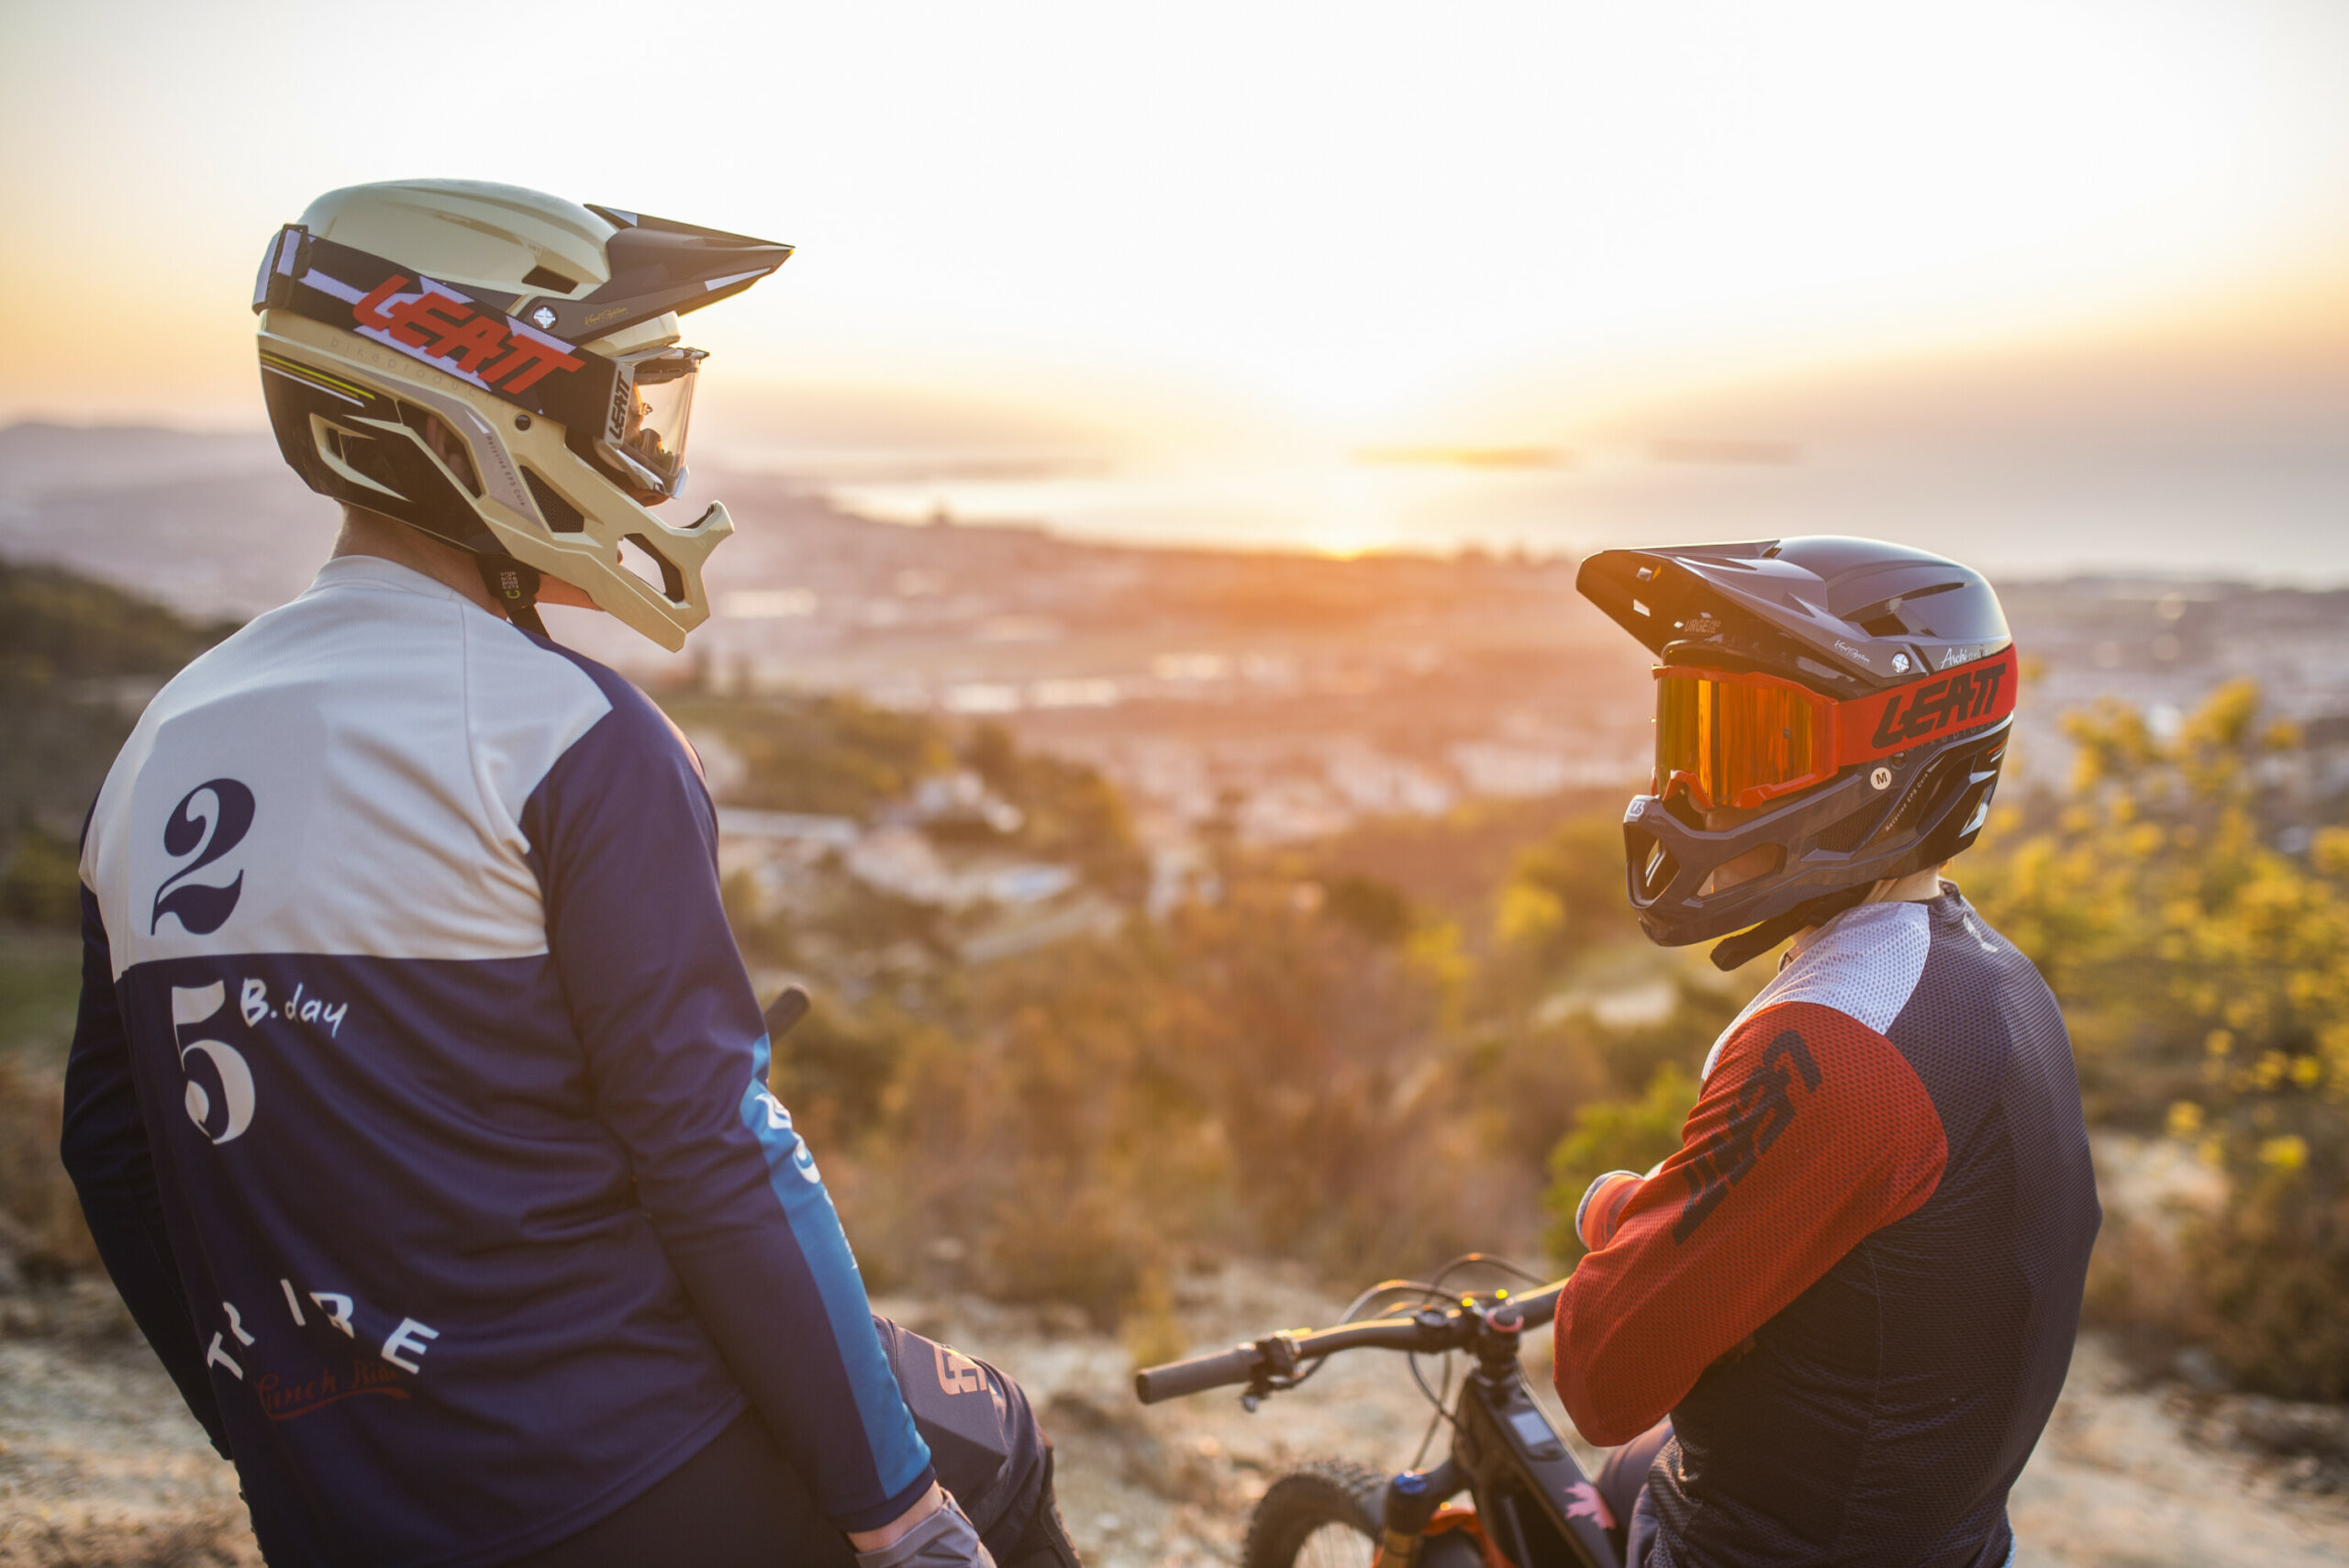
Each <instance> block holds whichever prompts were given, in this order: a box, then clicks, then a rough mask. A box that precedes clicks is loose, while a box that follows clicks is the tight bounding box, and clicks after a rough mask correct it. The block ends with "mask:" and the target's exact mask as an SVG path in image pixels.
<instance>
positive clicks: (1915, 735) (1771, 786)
mask: <svg viewBox="0 0 2349 1568" xmlns="http://www.w3.org/2000/svg"><path fill="white" fill-rule="evenodd" d="M2015 685H2016V678H2015V651H2014V647H2013V645H2012V644H2011V643H2009V645H2008V646H2007V647H2006V648H2005V649H2004V650H2003V651H2000V652H1998V653H1997V654H1994V655H1992V656H1990V657H1988V658H1986V659H1980V660H1976V661H1975V662H1972V663H1970V664H1965V665H1961V666H1960V667H1958V668H1956V669H1954V670H1949V671H1945V672H1944V673H1942V674H1940V675H1937V676H1935V677H1934V678H1932V680H1928V681H1917V682H1911V683H1910V684H1908V685H1905V686H1896V687H1894V688H1893V689H1892V690H1890V691H1888V692H1878V693H1876V695H1872V696H1865V697H1857V698H1854V699H1852V700H1851V701H1848V702H1839V701H1837V700H1835V699H1834V698H1832V697H1827V696H1822V695H1820V694H1819V693H1817V692H1814V691H1812V690H1811V689H1810V688H1809V687H1808V686H1805V685H1803V684H1800V683H1798V682H1795V681H1789V680H1787V679H1785V678H1784V677H1783V676H1778V675H1765V674H1757V673H1747V672H1743V671H1729V670H1707V669H1699V668H1694V667H1686V666H1680V665H1672V664H1666V665H1662V666H1659V667H1658V668H1657V670H1656V672H1655V793H1657V794H1658V795H1670V794H1672V793H1673V792H1674V791H1675V789H1679V790H1685V791H1686V792H1687V795H1688V797H1689V798H1690V799H1691V800H1692V801H1694V802H1695V803H1696V804H1697V805H1698V806H1699V807H1701V808H1702V809H1704V810H1707V811H1714V810H1719V809H1720V808H1721V807H1723V806H1734V807H1736V808H1738V809H1740V810H1745V811H1750V810H1753V809H1754V808H1755V807H1757V806H1763V805H1765V804H1766V803H1768V802H1770V801H1772V800H1776V799H1777V798H1778V797H1780V796H1781V795H1793V794H1795V793H1796V792H1797V791H1798V790H1805V789H1809V788H1810V787H1811V786H1812V785H1814V784H1825V783H1826V782H1827V781H1828V780H1830V779H1831V778H1833V777H1834V776H1835V775H1836V774H1837V773H1841V772H1842V771H1843V770H1844V769H1845V768H1848V767H1851V766H1853V765H1854V764H1855V763H1861V762H1876V761H1879V760H1880V759H1882V758H1886V757H1890V756H1893V755H1895V754H1897V753H1898V752H1901V751H1908V750H1909V749H1910V748H1912V747H1914V746H1916V745H1918V744H1919V743H1920V742H1922V741H1926V740H1933V739H1935V738H1938V737H1941V736H1946V735H1954V734H1955V733H1957V732H1958V731H1960V730H1964V729H1971V728H1976V727H1977V726H1980V725H1985V724H1993V723H1996V722H1997V721H1998V720H1999V719H2002V718H2004V717H2007V716H2008V715H2009V714H2011V713H2012V712H2014V710H2015Z"/></svg>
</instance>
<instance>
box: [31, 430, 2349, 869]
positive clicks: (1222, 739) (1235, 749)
mask: <svg viewBox="0 0 2349 1568" xmlns="http://www.w3.org/2000/svg"><path fill="white" fill-rule="evenodd" d="M697 490H698V492H699V493H700V494H703V495H710V494H718V495H724V497H725V498H726V501H727V504H728V506H729V509H730V510H731V511H732V513H733V515H734V517H735V520H736V527H737V529H738V533H737V537H736V539H734V540H733V541H732V542H730V543H729V544H728V545H727V546H726V547H725V548H723V549H721V550H719V551H718V554H717V557H716V563H715V566H714V568H713V571H712V580H711V586H712V590H713V594H714V597H715V602H716V606H717V610H718V614H717V617H716V618H715V619H714V620H713V621H712V623H711V624H710V625H708V626H707V627H706V628H703V629H702V630H701V631H700V632H698V633H697V634H696V636H695V639H694V640H693V645H692V648H691V651H690V652H689V654H688V655H687V656H685V657H682V658H675V659H672V658H668V657H665V656H662V655H660V654H659V653H658V652H657V651H655V650H652V649H651V648H650V647H649V645H646V644H644V643H642V642H640V641H638V640H636V639H633V638H631V637H629V634H627V633H626V632H624V631H622V630H620V629H619V628H616V627H614V626H612V625H610V624H609V623H602V622H599V617H594V616H592V615H588V614H585V613H581V612H555V613H554V614H552V615H551V616H550V624H551V629H552V630H553V631H554V632H555V635H556V636H557V637H558V638H561V639H564V640H566V641H570V642H572V643H573V644H575V645H577V646H579V647H581V648H582V649H583V650H584V651H587V652H590V653H591V654H594V655H596V656H598V657H602V658H605V659H607V660H610V661H612V662H615V663H618V664H620V665H621V666H623V667H624V668H627V669H628V670H629V672H630V673H634V674H636V675H637V676H638V677H639V678H640V679H641V680H643V681H645V682H646V683H647V684H649V685H652V686H655V687H659V686H662V685H669V686H677V685H681V684H693V685H696V686H698V687H701V688H704V689H707V690H712V691H718V692H732V693H743V694H748V693H755V692H759V691H770V690H788V689H800V690H811V689H812V690H825V691H836V692H840V691H845V692H853V693H855V694H857V695H861V696H862V697H863V698H864V699H865V700H867V701H868V702H870V703H872V704H874V705H876V706H883V707H889V708H899V709H911V710H922V711H929V712H933V713H938V714H942V715H948V716H955V717H963V718H967V719H971V720H986V721H993V722H996V723H1000V724H1002V725H1004V726H1005V727H1006V728H1008V729H1010V730H1011V731H1012V733H1013V734H1014V736H1015V737H1016V738H1017V739H1018V740H1019V741H1020V742H1021V743H1022V744H1023V745H1026V746H1030V747H1035V748H1040V749H1043V750H1047V751H1057V752H1060V753H1063V754H1065V755H1069V756H1073V757H1075V758H1079V759H1082V760H1084V761H1085V762H1090V763H1092V764H1094V765H1095V766H1097V767H1098V768H1100V769H1101V770H1102V771H1103V772H1104V773H1106V774H1108V776H1109V778H1110V779H1111V780H1112V781H1113V782H1115V783H1116V784H1118V785H1119V788H1120V789H1121V790H1122V791H1123V792H1124V794H1125V795H1126V796H1127V799H1128V801H1129V803H1130V806H1131V807H1132V809H1133V811H1134V812H1135V815H1136V818H1137V821H1136V827H1137V829H1138V831H1139V833H1140V836H1141V839H1142V840H1143V843H1144V845H1145V847H1147V848H1148V849H1150V850H1151V851H1152V856H1153V861H1154V862H1156V863H1157V865H1158V867H1159V872H1160V876H1161V879H1162V880H1163V879H1164V878H1166V877H1169V876H1179V875H1181V874H1184V870H1183V868H1184V867H1185V866H1186V865H1187V864H1191V863H1194V862H1196V845H1197V837H1198V834H1199V832H1200V830H1201V828H1202V827H1203V825H1206V824H1209V823H1214V824H1217V825H1218V826H1219V828H1222V829H1226V830H1230V831H1234V832H1236V833H1237V834H1238V836H1239V837H1240V838H1241V840H1245V841H1250V842H1254V843H1259V844H1266V843H1279V842H1285V841H1295V840H1308V839H1315V838H1320V837H1324V836H1327V835H1330V834H1333V833H1336V832H1340V831H1342V830H1343V829H1345V828H1348V827H1350V826H1352V825H1353V824H1355V823H1357V822H1359V821H1361V820H1363V819H1364V818H1366V817H1386V816H1397V815H1402V816H1437V815H1441V814H1443V813H1445V812H1447V811H1450V810H1451V809H1453V807H1454V806H1457V805H1459V804H1461V803H1463V802H1465V801H1471V800H1475V799H1479V798H1483V799H1492V798H1508V797H1526V796H1535V795H1548V794H1552V793H1554V792H1557V791H1560V790H1563V789H1566V788H1570V787H1575V786H1592V787H1601V788H1606V789H1610V790H1612V789H1625V790H1628V789H1630V788H1631V787H1632V786H1633V785H1635V784H1638V783H1639V782H1641V781H1642V779H1644V777H1645V775H1646V773H1647V767H1648V764H1647V749H1648V713H1649V706H1648V690H1647V682H1646V680H1645V678H1644V673H1643V672H1644V669H1645V665H1646V658H1645V655H1644V654H1643V653H1642V651H1641V650H1640V649H1638V648H1637V647H1636V646H1635V645H1634V644H1633V643H1632V642H1631V639H1629V638H1627V637H1625V636H1623V635H1622V634H1621V633H1620V631H1619V630H1617V629H1616V628H1613V627H1612V626H1611V625H1609V623H1607V622H1606V621H1604V620H1603V619H1602V618H1601V617H1599V616H1598V614H1597V612H1596V611H1594V610H1592V609H1591V608H1590V607H1589V606H1586V604H1585V603H1584V602H1583V601H1582V600H1581V599H1580V598H1579V596H1578V595H1575V592H1574V588H1573V579H1574V566H1575V563H1574V562H1572V561H1569V560H1563V559H1544V558H1536V557H1529V556H1493V555H1487V554H1480V553H1475V552H1469V553H1464V554H1461V555H1456V556H1452V557H1448V558H1438V557H1432V556H1418V555H1374V556H1367V557H1362V558H1357V559H1352V560H1345V559H1333V558H1327V557H1319V556H1310V555H1299V554H1286V553H1261V554H1252V553H1241V552H1233V551H1217V550H1154V549H1147V548H1138V547H1129V546H1116V545H1108V544H1100V543H1088V542H1079V541H1072V540H1068V539H1061V538H1057V537H1055V536H1053V535H1052V534H1050V533H1047V532H1045V531H1043V530H1042V529H1041V528H1018V527H1008V526H970V525H961V524H952V523H947V522H942V521H941V522H934V523H931V524H929V525H916V526H906V525H901V524H895V523H886V522H880V521H874V520H871V519H868V518H863V517H855V516H852V515H850V514H848V513H846V512H844V511H841V510H840V509H838V508H837V507H835V506H832V505H831V504H829V503H828V502H827V501H826V500H824V499H823V498H822V497H821V496H820V495H818V494H816V493H814V492H813V491H811V490H810V489H808V488H806V487H804V486H800V485H796V484H790V483H787V482H785V481H782V480H777V479H774V478H772V477H757V476H727V477H725V478H724V479H723V480H722V482H721V481H717V480H710V479H708V478H707V476H705V480H704V481H703V482H702V483H699V484H697ZM331 527H332V512H331V509H330V508H329V507H328V505H327V504H326V503H324V502H323V501H321V500H319V499H318V498H317V497H316V496H314V495H310V494H309V493H308V492H307V491H306V490H304V489H303V488H302V487H301V486H300V484H298V482H296V481H295V479H294V478H293V477H292V475H291V474H289V473H286V472H285V471H284V469H283V468H282V467H281V466H280V465H279V463H278V462H277V459H276V456H275V452H274V450H273V447H272V445H271V443H270V442H269V440H268V439H267V438H266V437H230V438H220V437H194V436H187V435H182V434H175V433H169V432H161V431H153V430H138V429H103V428H101V429H82V430H57V429H54V428H43V427H30V426H18V427H16V428H11V429H8V430H4V431H0V554H5V555H6V556H10V557H14V558H18V559H39V560H49V561H55V562H61V563H63V564H67V565H71V566H73V567H75V568H76V569H78V570H82V571H84V572H87V573H91V574H93V575H96V576H100V577H103V578H106V579H108V580H112V581H115V582H117V583H120V584H124V585H126V586H129V587H133V588H136V589H139V590H140V591H143V592H145V593H148V594H150V595H154V596H156V597H158V598H161V599H162V600H163V601H165V602H166V603H169V604H171V605H172V606H174V607H175V608H180V609H183V610H186V611H190V612H194V613H198V614H204V615H218V614H228V615H238V616H244V615H250V614H253V613H256V612H258V611H260V610H262V609H263V608H266V607H267V606H270V605H273V604H275V603H279V602H282V601H283V600H284V599H285V598H287V597H289V596H291V595H293V594H295V593H296V592H298V591H299V590H300V589H301V587H302V586H303V584H305V583H306V582H307V580H308V578H309V575H310V573H312V572H313V571H314V570H315V567H316V563H317V561H318V560H319V559H321V558H322V557H323V555H324V553H325V550H326V549H327V547H328V542H329V539H330V537H331ZM2001 592H2002V595H2003V596H2004V599H2005V602H2006V605H2007V608H2008V613H2009V618H2010V619H2011V621H2012V622H2013V625H2014V628H2015V632H2016V636H2017V639H2018V641H2019V643H2020V644H2021V649H2022V651H2023V654H2024V658H2025V668H2026V682H2027V684H2026V688H2025V699H2024V707H2023V717H2022V719H2021V748H2020V756H2021V776H2022V777H2023V778H2024V779H2026V780H2028V779H2031V778H2033V777H2038V778H2041V779H2045V780H2047V781H2049V782H2055V781H2057V780H2059V779H2060V777H2061V770H2062V769H2063V768H2064V767H2065V765H2066V757H2067V748H2066V745H2065V741H2064V740H2063V737H2062V730H2061V717H2062V715H2063V714H2064V713H2065V711H2067V710H2070V709H2076V708H2079V707H2084V706H2088V705H2091V704H2093V703H2096V702H2098V701H2100V700H2107V699H2110V700H2117V701H2121V702H2125V703H2128V704H2130V705H2132V706H2136V707H2137V708H2139V709H2140V710H2142V711H2143V713H2144V714H2145V715H2146V717H2147V719H2148V721H2149V723H2150V724H2151V725H2152V727H2153V728H2154V730H2155V732H2156V733H2161V732H2163V731H2164V730H2165V729H2167V728H2174V727H2175V726H2176V724H2177V723H2178V722H2180V721H2181V719H2182V717H2183V716H2184V715H2185V714H2187V713H2188V711H2190V710H2191V708H2192V707H2193V706H2194V705H2195V704H2196V703H2197V702H2199V700H2200V699H2201V698H2202V697H2203V696H2204V695H2206V694H2207V693H2208V692H2209V691H2210V689H2211V688H2212V687H2214V686H2215V685H2217V684H2219V683H2221V682H2222V681H2225V680H2229V679H2232V678H2235V677H2239V676H2247V677H2249V678H2251V679H2254V680H2255V681H2257V682H2258V683H2259V684H2260V686H2261V688H2262V690H2263V692H2264V693H2265V694H2266V698H2267V700H2268V703H2269V706H2270V708H2271V711H2272V713H2273V714H2274V715H2275V716H2276V717H2282V718H2287V719H2289V720H2291V721H2294V722H2296V723H2298V724H2299V725H2300V726H2301V727H2302V729H2303V731H2304V733H2305V734H2306V735H2307V737H2308V739H2309V740H2310V741H2311V742H2314V743H2315V745H2316V750H2314V751H2310V753H2309V756H2310V758H2311V759H2312V761H2311V762H2310V764H2309V765H2310V766H2312V767H2314V768H2316V769H2317V772H2318V776H2313V777H2311V778H2310V779H2308V780H2307V781H2305V783H2306V784H2307V786H2308V790H2309V793H2310V798H2311V801H2312V802H2314V801H2317V800H2320V799H2329V798H2331V797H2334V796H2337V795H2341V794H2342V793H2343V790H2344V789H2349V591H2333V592H2299V591H2293V590H2289V589H2277V588H2254V587H2249V586H2243V585H2236V584H2225V583H2217V582H2188V581H2176V580H2159V579H2141V578H2133V577H2125V576H2118V575H2116V576H2111V577H2073V578H2066V579H2063V580H2058V581H2025V582H2009V583H2005V584H2001ZM706 751H712V752H713V753H714V754H712V755H710V756H709V757H708V758H707V760H708V762H709V763H710V772H711V775H712V783H713V784H714V785H715V786H716V787H717V790H718V794H719V795H720V797H721V799H723V797H724V795H725V788H726V780H727V776H728V770H727V766H726V761H725V758H724V756H723V755H722V751H720V749H718V748H716V747H715V746H712V747H708V748H706ZM729 824H730V827H731V828H735V829H737V830H739V831H740V832H742V833H746V834H749V835H751V837H753V838H757V839H759V840H763V841H768V840H779V839H790V838H792V837H793V836H794V835H801V836H804V835H805V834H807V833H813V834H815V835H816V836H817V837H818V839H821V838H822V837H823V836H824V835H826V834H830V835H835V836H837V835H839V834H840V833H841V832H842V831H844V829H843V828H841V826H839V825H833V826H820V825H809V824H803V825H799V826H796V827H795V826H794V825H792V824H789V823H779V822H776V821H764V822H762V821H759V820H757V819H755V818H754V817H751V816H747V815H744V814H740V813H734V814H731V816H730V817H729ZM866 826H868V827H871V826H874V825H866ZM906 837H907V836H906V835H903V834H899V835H897V836H896V838H891V837H889V836H887V835H885V834H879V833H877V831H876V832H873V833H867V832H864V831H863V829H862V828H859V829H858V830H857V831H856V832H854V833H852V835H851V840H848V841H846V842H844V843H841V844H835V845H834V846H833V847H835V848H849V847H852V848H853V851H854V855H855V861H854V862H853V863H856V864H858V865H862V866H863V867H864V868H865V870H867V871H869V872H870V873H871V877H872V879H873V880H874V881H875V882H876V884H883V885H888V886H891V887H893V888H896V889H897V890H899V891H902V892H904V893H906V894H907V895H912V896H918V897H921V898H923V899H925V900H928V901H940V902H947V903H952V902H953V901H954V900H955V899H957V898H964V897H974V896H980V895H985V896H988V897H992V898H994V899H995V900H996V901H997V902H1000V903H1017V902H1019V901H1021V899H1023V898H1030V897H1044V896H1049V895H1051V894H1052V893H1055V892H1057V891H1059V889H1058V888H1057V886H1049V885H1047V884H1048V883H1049V882H1050V877H1049V875H1046V874H1045V873H1041V872H1034V871H1031V872H1030V873H1024V874H1026V875H1027V877H1028V880H1027V881H1025V882H1021V881H1020V880H1019V876H1018V875H1013V876H1012V877H1011V878H1010V880H1009V881H1007V882H1005V883H1004V884H1003V885H1002V886H999V887H996V886H990V887H989V888H987V889H975V888H963V887H960V886H959V884H952V874H951V873H949V872H948V871H947V870H945V869H943V868H941V867H936V866H929V865H926V864H915V863H913V861H912V860H910V859H908V858H907V856H908V854H909V852H910V851H908V850H907V844H906V843H901V842H898V841H897V840H899V839H905V838H906ZM907 841H908V842H910V841H912V840H907ZM892 845H895V846H896V847H895V848H892ZM861 874H862V873H861ZM941 879H942V880H941ZM951 884H952V885H951Z"/></svg>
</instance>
